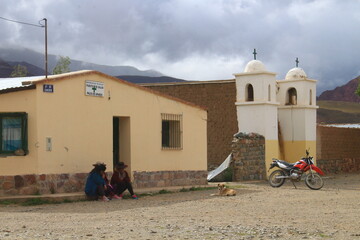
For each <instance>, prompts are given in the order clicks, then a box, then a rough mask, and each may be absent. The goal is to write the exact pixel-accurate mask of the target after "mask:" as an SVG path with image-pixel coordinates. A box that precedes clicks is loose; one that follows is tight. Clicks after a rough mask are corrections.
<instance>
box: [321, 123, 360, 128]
mask: <svg viewBox="0 0 360 240" xmlns="http://www.w3.org/2000/svg"><path fill="white" fill-rule="evenodd" d="M325 126H327V127H337V128H360V124H356V123H354V124H327V125H325Z"/></svg>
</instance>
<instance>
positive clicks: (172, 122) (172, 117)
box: [161, 113, 182, 149]
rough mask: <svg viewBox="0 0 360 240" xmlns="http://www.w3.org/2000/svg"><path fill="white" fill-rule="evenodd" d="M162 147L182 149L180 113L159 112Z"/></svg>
mask: <svg viewBox="0 0 360 240" xmlns="http://www.w3.org/2000/svg"><path fill="white" fill-rule="evenodd" d="M161 146H162V149H182V115H181V114H168V113H162V114H161Z"/></svg>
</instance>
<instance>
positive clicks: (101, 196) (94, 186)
mask: <svg viewBox="0 0 360 240" xmlns="http://www.w3.org/2000/svg"><path fill="white" fill-rule="evenodd" d="M93 166H94V169H93V170H91V172H90V173H89V176H88V178H87V180H86V185H85V194H86V196H87V198H88V199H89V200H99V201H104V202H107V201H109V199H108V198H107V197H106V196H105V190H106V182H105V180H104V178H103V175H104V174H105V170H106V164H105V163H100V162H97V163H95V164H93Z"/></svg>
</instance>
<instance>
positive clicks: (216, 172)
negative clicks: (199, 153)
mask: <svg viewBox="0 0 360 240" xmlns="http://www.w3.org/2000/svg"><path fill="white" fill-rule="evenodd" d="M230 162H231V153H230V154H229V156H228V157H227V158H226V159H225V161H224V162H223V163H222V164H221V165H220V166H219V167H218V168H216V169H214V170H212V171H210V172H209V173H208V176H207V180H208V181H210V180H211V179H213V178H214V177H216V176H217V175H219V174H220V173H222V172H223V171H224V170H225V169H227V168H228V167H229V165H230Z"/></svg>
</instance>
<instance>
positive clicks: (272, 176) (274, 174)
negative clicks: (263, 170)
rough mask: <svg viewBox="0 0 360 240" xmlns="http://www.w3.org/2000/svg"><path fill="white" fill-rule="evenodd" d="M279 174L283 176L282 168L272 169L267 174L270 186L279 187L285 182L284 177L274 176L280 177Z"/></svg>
mask: <svg viewBox="0 0 360 240" xmlns="http://www.w3.org/2000/svg"><path fill="white" fill-rule="evenodd" d="M280 176H285V173H284V171H282V170H275V171H273V172H272V173H271V174H270V176H269V184H270V186H272V187H281V186H282V185H283V184H284V182H285V178H276V177H280Z"/></svg>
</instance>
